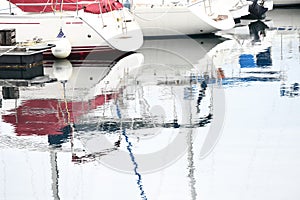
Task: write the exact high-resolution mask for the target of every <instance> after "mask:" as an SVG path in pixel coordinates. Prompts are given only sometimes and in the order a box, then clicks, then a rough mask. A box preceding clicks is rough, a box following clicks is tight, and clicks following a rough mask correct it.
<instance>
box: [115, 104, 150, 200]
mask: <svg viewBox="0 0 300 200" xmlns="http://www.w3.org/2000/svg"><path fill="white" fill-rule="evenodd" d="M116 110H117V115H118V118H119V119H121V117H122V115H121V111H120V108H119V105H118V103H116ZM122 135H123V136H124V137H125V140H126V142H127V150H128V152H129V156H130V159H131V161H132V163H133V165H134V173H135V175H137V177H138V180H137V184H138V187H139V189H140V191H141V193H140V195H141V197H142V199H144V200H147V197H146V194H145V191H144V188H143V184H142V176H141V174H140V173H139V172H138V163H137V162H136V160H135V157H134V154H133V153H132V149H131V147H132V144H131V142H130V141H129V138H128V136H127V134H126V128H123V129H122Z"/></svg>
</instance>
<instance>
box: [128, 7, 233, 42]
mask: <svg viewBox="0 0 300 200" xmlns="http://www.w3.org/2000/svg"><path fill="white" fill-rule="evenodd" d="M132 12H133V13H134V15H135V17H136V20H137V21H138V23H139V24H140V26H141V28H142V30H143V34H144V35H145V36H161V35H185V34H186V35H192V34H206V33H212V32H215V31H217V30H226V29H231V28H232V27H233V26H234V20H233V18H232V16H231V14H230V13H229V11H223V12H218V13H220V15H222V16H226V19H222V20H216V18H217V17H218V16H217V15H215V16H209V15H208V14H206V13H205V11H204V10H203V8H202V7H201V6H200V5H197V4H195V5H192V6H184V5H183V6H169V5H163V6H160V5H157V6H153V7H151V6H150V5H142V6H134V7H133V8H132Z"/></svg>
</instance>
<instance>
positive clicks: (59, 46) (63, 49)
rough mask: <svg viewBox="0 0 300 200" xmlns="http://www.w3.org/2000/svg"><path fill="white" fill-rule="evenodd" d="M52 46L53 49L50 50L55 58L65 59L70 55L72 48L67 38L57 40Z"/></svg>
mask: <svg viewBox="0 0 300 200" xmlns="http://www.w3.org/2000/svg"><path fill="white" fill-rule="evenodd" d="M53 44H55V47H52V48H51V52H52V54H53V55H54V56H55V57H56V58H66V57H68V56H69V55H70V53H71V49H72V46H71V43H70V41H69V40H68V39H67V38H58V39H57V40H55V41H54V42H53Z"/></svg>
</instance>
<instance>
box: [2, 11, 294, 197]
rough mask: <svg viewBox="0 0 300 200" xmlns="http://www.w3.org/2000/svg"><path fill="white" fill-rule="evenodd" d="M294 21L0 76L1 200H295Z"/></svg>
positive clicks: (273, 14)
mask: <svg viewBox="0 0 300 200" xmlns="http://www.w3.org/2000/svg"><path fill="white" fill-rule="evenodd" d="M299 16H300V9H299V8H276V9H274V10H272V11H269V12H268V13H267V17H266V19H264V20H261V21H259V20H242V21H241V23H240V24H239V25H237V26H236V27H235V28H234V29H231V30H227V31H220V32H217V33H215V34H210V35H204V36H203V35H201V36H172V37H146V38H145V40H144V44H143V46H142V47H141V48H140V49H139V50H137V51H135V52H120V51H115V50H110V49H106V48H101V49H99V48H98V49H95V50H94V51H93V52H91V53H90V54H88V55H86V56H85V57H79V56H78V55H77V57H76V56H74V57H70V59H56V60H52V59H46V60H44V61H43V66H44V69H43V70H44V72H43V73H44V76H39V77H36V78H34V79H31V80H13V79H0V85H1V90H2V92H1V95H2V96H0V97H1V102H0V199H1V200H31V199H33V200H37V199H42V200H48V199H49V200H71V199H72V200H77V199H78V200H81V199H88V200H96V199H104V200H115V199H126V200H139V199H143V200H145V199H148V200H167V199H172V200H190V199H191V200H198V199H204V200H219V199H230V200H248V199H255V200H265V199H272V200H280V199H289V200H298V199H299V198H300V192H299V188H298V186H299V185H300V170H299V169H300V157H299V153H300V134H299V132H298V131H299V128H300V125H299V119H300V112H299V108H300V94H299V92H300V88H299V87H300V86H299V83H300V21H299ZM1 73H2V72H1Z"/></svg>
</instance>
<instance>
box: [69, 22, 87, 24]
mask: <svg viewBox="0 0 300 200" xmlns="http://www.w3.org/2000/svg"><path fill="white" fill-rule="evenodd" d="M66 24H83V22H66Z"/></svg>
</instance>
